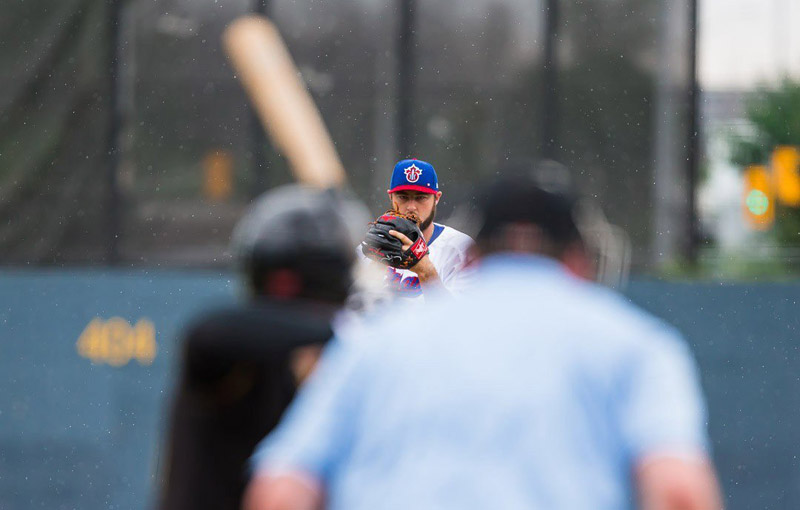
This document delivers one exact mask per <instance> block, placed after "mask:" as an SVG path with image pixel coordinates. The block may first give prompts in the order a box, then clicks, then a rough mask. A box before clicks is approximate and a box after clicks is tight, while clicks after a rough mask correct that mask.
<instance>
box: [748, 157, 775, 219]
mask: <svg viewBox="0 0 800 510" xmlns="http://www.w3.org/2000/svg"><path fill="white" fill-rule="evenodd" d="M770 181H771V179H770V173H769V170H768V169H767V167H766V166H764V165H750V166H748V167H747V168H746V169H745V171H744V216H745V218H746V220H747V223H748V224H749V225H750V226H751V227H752V228H754V229H755V230H767V229H769V228H770V227H771V226H772V224H773V222H774V221H775V195H774V193H773V191H772V183H771V182H770Z"/></svg>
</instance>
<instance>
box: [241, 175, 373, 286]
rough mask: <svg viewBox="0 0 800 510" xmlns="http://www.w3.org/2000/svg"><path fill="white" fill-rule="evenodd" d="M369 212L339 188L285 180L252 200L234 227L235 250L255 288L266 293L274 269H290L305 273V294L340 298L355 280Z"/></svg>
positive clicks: (246, 278) (251, 284) (300, 273)
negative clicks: (356, 258) (357, 252)
mask: <svg viewBox="0 0 800 510" xmlns="http://www.w3.org/2000/svg"><path fill="white" fill-rule="evenodd" d="M365 218H366V215H365V213H364V210H363V207H362V206H360V204H358V203H357V202H355V201H353V200H350V199H347V198H346V197H345V196H344V195H343V194H342V193H341V192H338V191H334V190H325V191H323V190H318V189H315V188H309V187H306V186H302V185H287V186H281V187H279V188H276V189H273V190H270V191H267V192H266V193H264V194H263V195H261V196H260V197H259V198H258V199H256V201H255V202H254V203H253V204H252V205H251V206H250V208H249V210H248V211H247V212H246V213H245V215H244V217H242V219H241V220H240V221H239V223H238V224H237V225H236V228H235V229H234V232H233V237H232V242H231V245H232V246H231V251H232V252H233V257H234V259H235V261H236V264H237V267H238V269H239V271H240V272H241V273H242V275H243V276H244V278H245V280H246V281H247V283H248V285H249V287H250V290H251V292H252V293H254V294H263V293H265V291H264V285H263V284H264V278H265V277H266V276H267V275H268V274H270V273H271V272H272V271H275V270H279V269H289V270H292V271H293V272H294V273H296V274H298V275H299V276H300V277H301V279H302V292H301V295H302V296H305V297H313V298H318V299H326V300H336V301H338V300H341V299H344V297H345V296H346V294H347V291H348V289H349V286H350V283H351V271H350V270H351V265H352V262H353V259H354V255H355V248H354V247H355V246H356V245H357V243H358V241H357V239H358V237H357V236H358V235H360V234H361V230H362V227H361V225H363V224H365V223H366V221H365Z"/></svg>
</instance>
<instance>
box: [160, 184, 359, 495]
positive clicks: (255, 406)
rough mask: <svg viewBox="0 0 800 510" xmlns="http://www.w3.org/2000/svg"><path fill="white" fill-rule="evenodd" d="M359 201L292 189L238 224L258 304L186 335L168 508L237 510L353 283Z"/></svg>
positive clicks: (220, 314)
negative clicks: (255, 458)
mask: <svg viewBox="0 0 800 510" xmlns="http://www.w3.org/2000/svg"><path fill="white" fill-rule="evenodd" d="M350 205H351V204H350V203H349V202H346V201H343V200H342V199H341V198H340V197H337V196H335V195H334V194H333V193H331V192H321V191H316V190H312V189H307V188H304V187H301V186H287V187H283V188H279V189H276V190H274V191H270V192H268V193H266V194H265V195H264V196H262V197H261V198H260V199H259V200H258V201H257V202H256V203H255V204H254V205H253V206H252V207H251V209H250V211H249V212H248V213H247V214H246V215H245V217H244V218H243V219H242V220H241V221H240V222H239V224H238V225H237V227H236V229H235V232H234V236H233V243H232V244H233V250H234V256H235V257H236V260H237V263H238V265H239V269H240V272H241V275H242V277H243V278H244V280H245V286H246V287H247V288H248V294H249V297H250V299H249V300H248V303H247V304H245V305H243V306H239V307H232V308H228V309H222V310H217V311H216V312H213V313H210V314H207V315H206V316H204V317H203V318H201V319H199V320H197V321H196V322H195V323H194V324H192V325H191V327H189V328H188V333H187V334H186V337H185V342H184V351H183V358H182V365H181V374H180V380H179V383H178V387H177V392H176V397H175V400H174V404H173V408H172V416H171V423H170V429H169V441H168V444H167V453H166V459H165V463H164V465H163V470H162V475H163V476H162V483H163V486H162V490H161V494H160V501H159V504H160V508H162V509H164V510H181V509H193V510H198V509H199V510H202V509H209V510H210V509H214V510H224V509H230V510H234V509H237V510H238V509H239V508H240V507H241V495H242V491H243V489H244V487H245V485H246V483H247V476H246V471H247V469H246V460H247V458H248V457H249V455H250V454H251V452H252V450H253V448H254V446H255V445H256V443H257V442H258V441H259V440H260V439H262V438H263V437H264V436H265V435H266V434H267V432H269V431H270V430H271V429H272V428H273V427H274V426H275V425H276V424H277V423H278V420H279V419H280V417H281V415H282V413H283V411H284V409H285V408H286V406H287V405H288V404H289V402H290V401H291V399H292V398H293V396H294V394H295V391H296V389H297V387H298V384H299V382H300V381H302V379H303V378H304V377H305V376H306V375H307V374H308V373H309V372H310V370H311V368H312V367H313V365H314V362H315V361H316V356H317V354H318V351H319V349H320V347H321V346H322V344H324V343H325V342H326V341H327V340H328V339H329V338H330V337H331V335H332V331H331V319H332V316H333V314H334V313H335V311H336V310H337V309H338V308H339V307H340V306H341V305H342V303H343V302H344V299H345V297H346V296H347V293H348V290H349V287H350V283H351V281H350V268H351V263H352V259H353V248H352V247H353V244H354V241H353V239H354V238H353V237H352V236H351V235H350V233H349V231H348V228H347V227H348V220H352V218H346V216H347V215H348V214H350V213H351V212H352V211H349V210H348V209H352V208H351V207H350Z"/></svg>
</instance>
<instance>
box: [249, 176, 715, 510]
mask: <svg viewBox="0 0 800 510" xmlns="http://www.w3.org/2000/svg"><path fill="white" fill-rule="evenodd" d="M481 212H482V216H483V220H482V227H481V228H480V230H479V232H478V235H477V237H476V242H477V246H478V248H479V249H480V250H481V255H482V260H481V262H480V265H479V268H478V274H477V280H476V283H475V285H474V287H472V288H471V289H470V291H469V292H468V293H466V294H465V295H464V296H463V298H462V299H461V300H447V299H438V300H434V299H431V300H430V301H429V302H428V303H427V305H428V306H426V307H425V309H424V310H417V311H416V312H415V315H414V320H415V321H418V322H419V323H421V324H444V325H446V327H444V328H439V330H438V331H437V333H436V334H423V333H421V332H417V331H415V330H413V329H409V328H407V327H405V328H404V327H402V319H401V318H402V317H403V313H402V311H401V310H400V309H399V308H395V309H393V310H392V311H391V314H390V315H387V317H385V318H384V319H378V320H377V321H376V322H375V323H374V325H372V326H371V327H370V328H367V331H366V332H365V334H364V340H366V339H367V338H377V337H380V338H381V341H380V342H376V341H343V340H353V339H351V338H337V339H336V340H334V341H333V342H332V343H331V344H330V345H329V346H328V347H327V348H326V352H325V354H324V356H323V359H322V361H321V363H320V366H319V368H318V370H317V372H315V374H314V376H313V377H312V378H311V380H310V381H309V383H308V384H307V385H306V386H305V388H304V389H303V391H302V392H301V393H300V395H299V396H298V399H297V400H296V401H295V403H294V404H292V407H291V408H290V410H289V411H288V412H287V414H286V417H285V418H284V421H282V423H281V425H280V426H279V427H278V428H277V429H276V430H275V431H274V432H273V433H272V434H271V435H270V436H269V437H268V438H267V440H265V442H264V443H262V444H261V445H260V446H259V448H258V450H257V452H256V455H255V457H254V460H253V462H254V469H255V475H254V477H253V481H252V482H251V485H250V487H249V488H248V492H247V496H246V499H245V508H246V509H247V510H288V509H292V510H297V509H313V508H320V507H322V506H324V507H326V508H330V509H336V510H338V509H350V510H359V509H370V510H371V509H375V508H381V509H408V508H414V509H458V510H464V509H482V510H489V509H498V508H502V509H504V510H509V509H526V510H530V509H546V510H579V509H580V510H583V509H589V508H591V509H602V510H610V509H614V510H621V509H628V508H634V507H638V508H644V509H647V510H678V509H680V510H718V509H719V508H720V506H721V502H720V497H719V493H718V489H717V484H716V479H715V475H714V471H713V468H712V465H711V462H710V460H709V457H708V453H707V447H708V439H707V436H706V431H705V411H704V404H703V398H702V395H701V391H700V388H699V385H698V381H697V374H696V371H695V367H694V364H693V361H692V358H691V356H690V353H689V351H688V349H687V347H686V345H685V344H684V342H683V340H682V339H681V338H680V336H679V335H678V334H677V333H676V332H675V331H674V330H672V329H671V328H670V327H668V326H667V325H665V324H663V323H662V322H661V321H659V320H657V319H655V318H653V317H651V316H648V315H646V314H645V313H643V312H642V311H640V310H638V309H636V308H634V307H633V306H631V305H630V304H629V303H628V302H627V301H625V300H624V299H621V298H620V297H618V296H617V295H615V294H614V293H612V292H611V291H609V290H608V289H605V288H602V287H599V286H598V285H596V284H593V283H590V282H588V281H587V280H585V279H583V278H580V277H578V276H576V275H581V274H582V275H586V273H587V270H588V269H589V268H590V265H589V264H588V260H587V257H586V254H585V253H584V247H583V243H582V241H581V237H580V235H579V232H578V229H577V227H576V224H575V222H574V219H573V217H572V207H571V204H570V203H569V202H568V201H567V200H566V199H564V198H563V197H560V196H557V195H553V194H550V193H547V192H545V191H543V190H541V189H539V188H537V187H535V186H534V185H533V184H532V183H531V182H530V181H528V180H526V179H505V180H502V181H500V182H498V183H496V184H495V185H493V186H492V187H491V188H490V190H489V192H488V194H487V196H486V197H485V199H484V200H483V202H482V206H481ZM356 340H357V339H356Z"/></svg>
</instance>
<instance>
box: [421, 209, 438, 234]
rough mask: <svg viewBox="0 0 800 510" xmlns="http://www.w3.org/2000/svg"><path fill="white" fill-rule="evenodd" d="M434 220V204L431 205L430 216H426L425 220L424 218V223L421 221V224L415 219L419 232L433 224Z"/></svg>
mask: <svg viewBox="0 0 800 510" xmlns="http://www.w3.org/2000/svg"><path fill="white" fill-rule="evenodd" d="M434 218H436V204H433V209H431V214H430V216H428V217H427V218H425V220H424V221H421V222H420V221H419V219H418V218H416V219H417V222H418V223H419V229H420V230H422V231H423V232H424V231H425V229H426V228H428V227H430V226H431V223H433V219H434Z"/></svg>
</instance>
